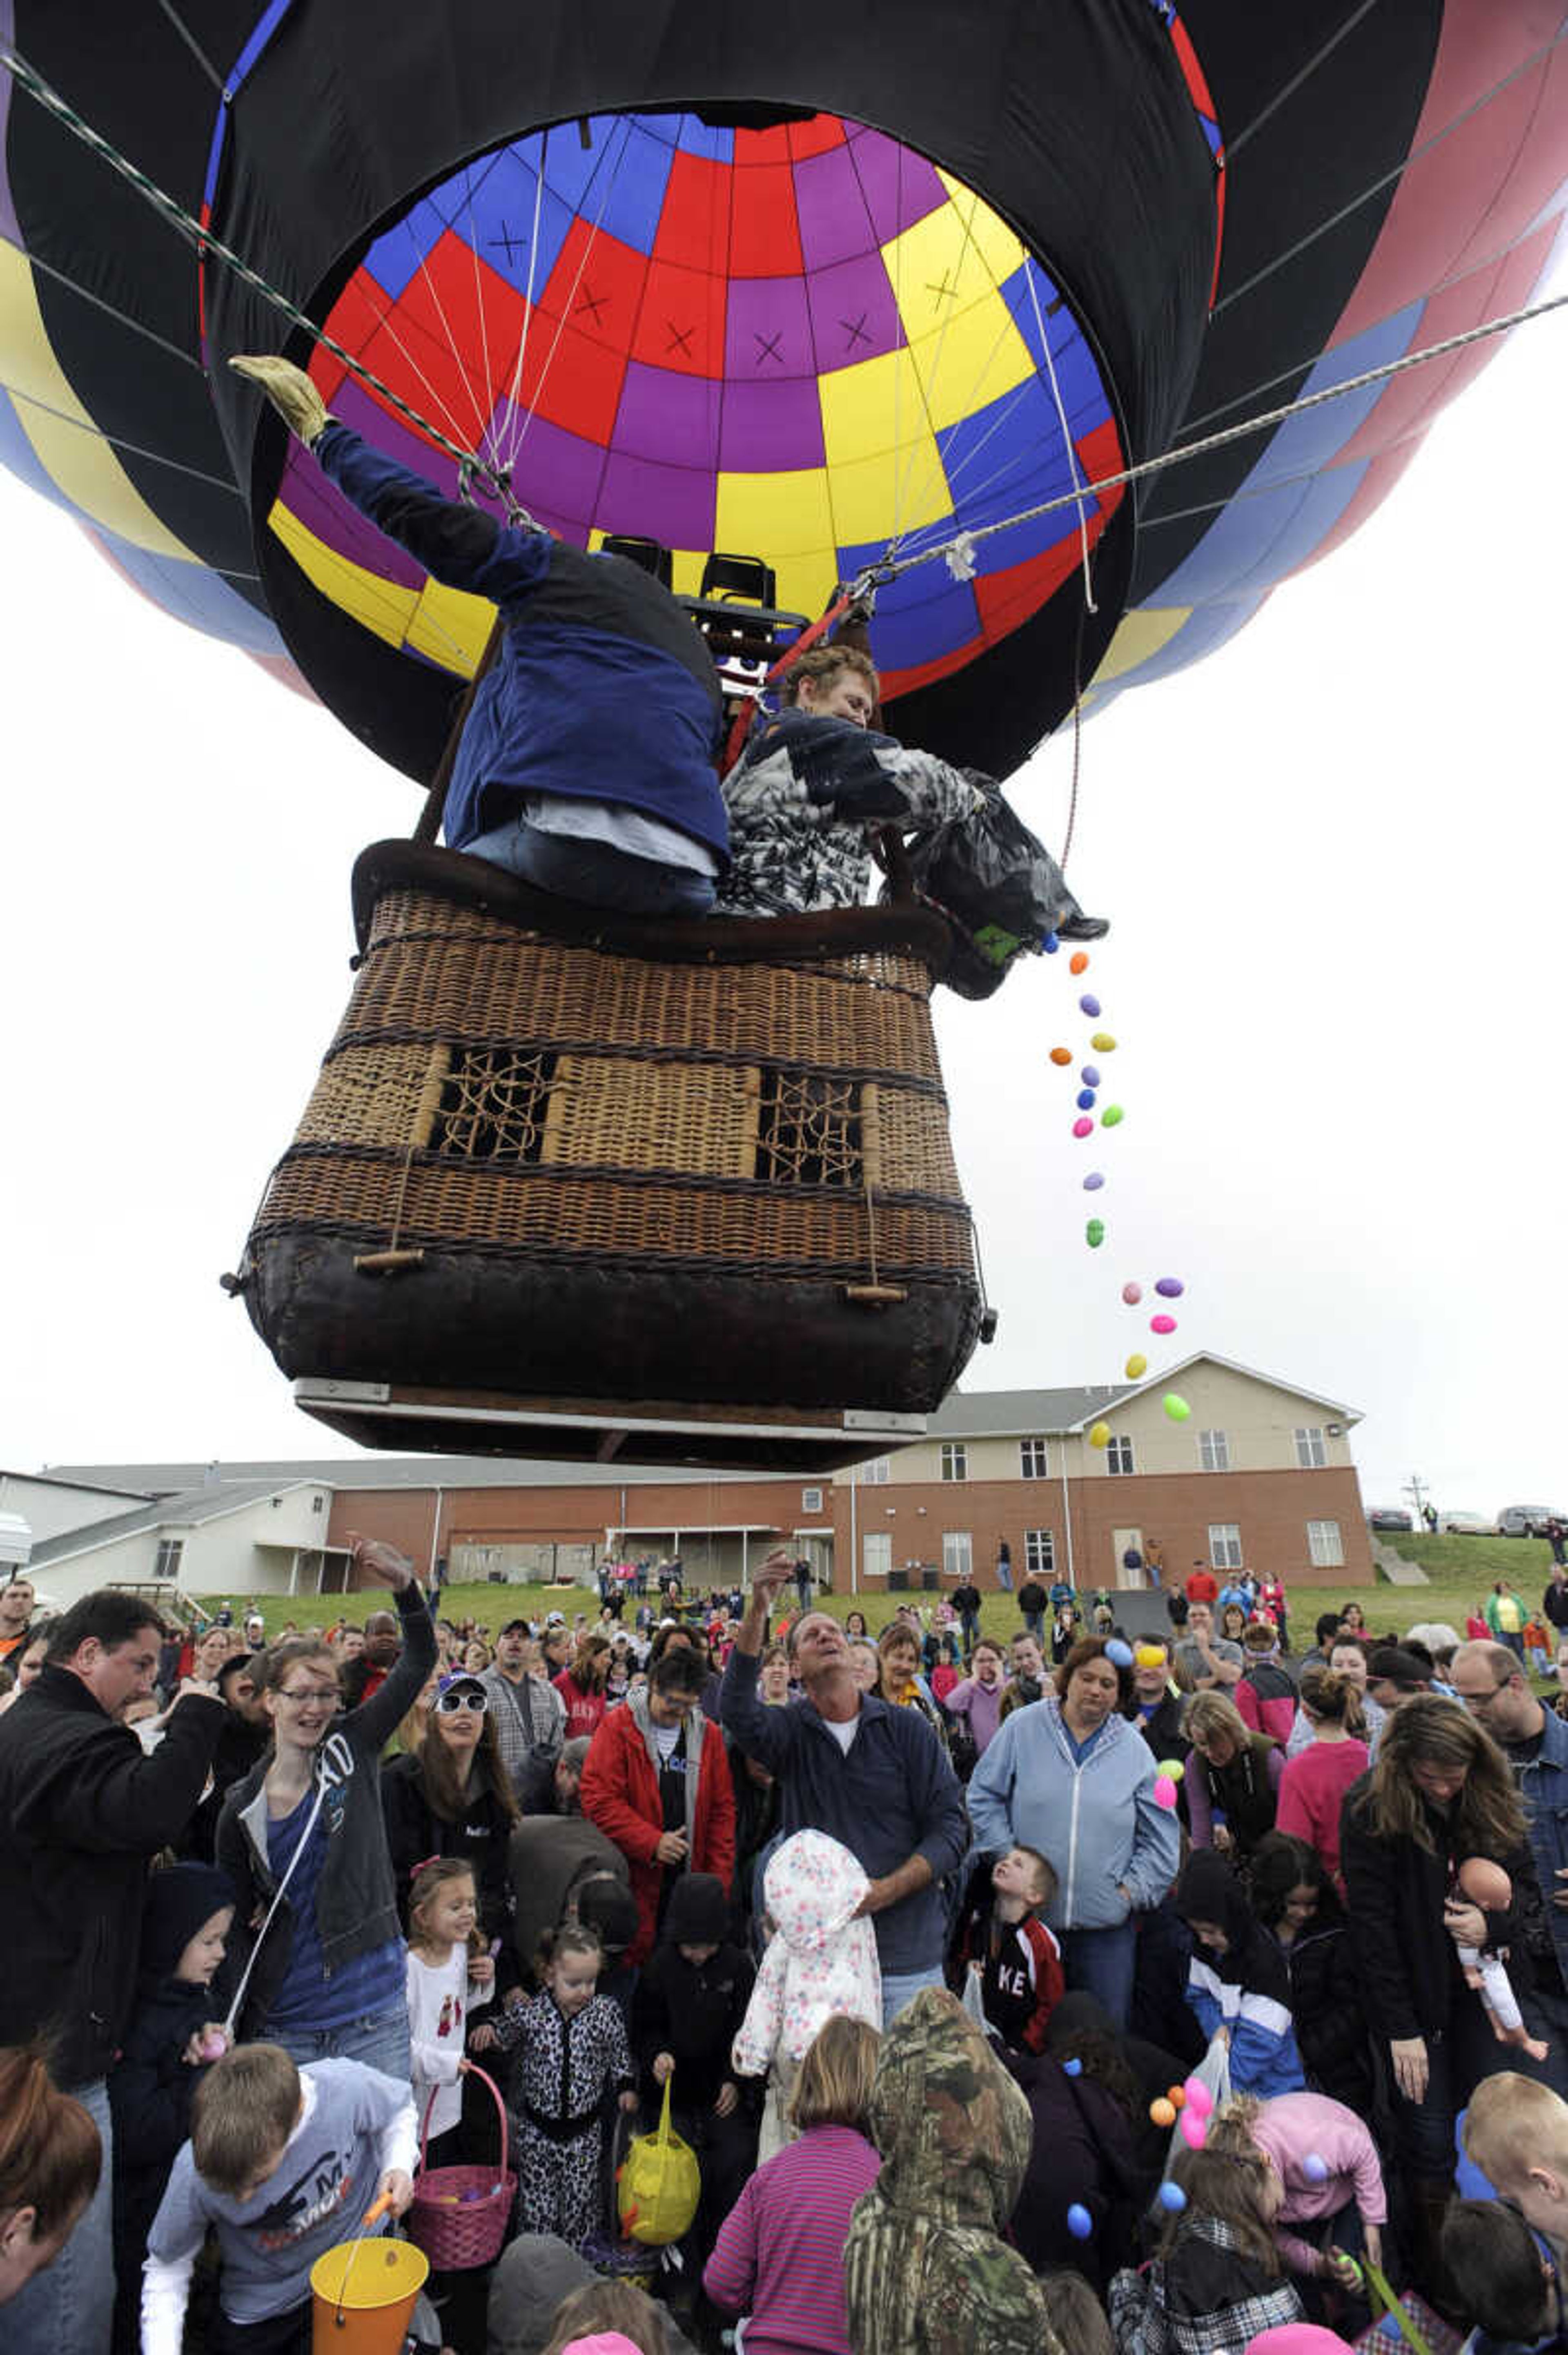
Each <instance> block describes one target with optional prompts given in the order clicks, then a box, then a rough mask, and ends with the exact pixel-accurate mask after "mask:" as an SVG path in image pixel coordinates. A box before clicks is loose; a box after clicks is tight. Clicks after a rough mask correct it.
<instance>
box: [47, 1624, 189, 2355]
mask: <svg viewBox="0 0 1568 2355" xmlns="http://www.w3.org/2000/svg"><path fill="white" fill-rule="evenodd" d="M162 1633H163V1631H162V1629H161V1628H160V1626H159V1625H158V1623H157V1621H156V1619H155V1618H154V1617H151V1616H150V1615H149V1614H148V1610H147V1606H146V1604H145V1603H144V1602H143V1601H141V1600H140V1599H139V1598H138V1597H136V1596H134V1595H130V1594H115V1593H110V1592H108V1591H107V1590H105V1591H104V1592H101V1593H96V1594H87V1595H83V1596H82V1598H81V1600H80V1602H78V1603H75V1604H72V1605H71V1607H70V1609H69V1611H68V1612H67V1613H66V1614H65V1616H64V1617H63V1618H62V1619H61V1620H60V1622H59V1625H58V1627H57V1628H56V1629H55V1633H54V1638H53V1641H52V1642H51V1643H50V1646H49V1649H48V1657H47V1658H46V1660H45V1663H44V1667H43V1669H42V1671H41V1673H40V1674H39V1676H38V1678H37V1681H36V1682H35V1683H34V1684H33V1685H31V1686H30V1687H29V1688H28V1689H27V1691H26V1692H25V1693H23V1694H22V1696H21V1698H20V1699H19V1700H17V1701H16V1705H15V1707H14V1708H12V1709H10V1710H7V1711H6V1712H5V1716H4V1717H3V1718H0V1922H4V1923H5V1964H4V1967H3V1968H0V2045H5V2044H24V2043H26V2042H27V2040H28V2039H29V2038H31V2037H34V2036H37V2035H40V2034H42V2035H43V2036H45V2037H46V2038H48V2039H50V2040H51V2041H52V2053H51V2066H52V2070H53V2073H54V2076H55V2078H56V2081H57V2083H59V2084H61V2085H63V2086H65V2087H67V2088H68V2089H69V2092H71V2093H72V2094H75V2096H76V2098H77V2100H78V2101H80V2103H81V2104H82V2105H84V2107H85V2108H86V2109H87V2110H88V2111H89V2113H90V2114H91V2117H92V2119H93V2121H94V2123H95V2125H96V2126H97V2127H98V2131H99V2133H100V2135H101V2137H102V2139H103V2172H102V2174H101V2177H100V2178H99V2187H98V2190H97V2192H96V2193H95V2195H94V2197H93V2200H92V2201H91V2205H90V2206H89V2208H88V2210H87V2211H86V2213H85V2214H84V2215H83V2217H82V2219H81V2221H80V2223H79V2224H78V2225H77V2227H76V2230H75V2231H74V2232H73V2233H72V2234H71V2236H70V2238H69V2241H68V2242H67V2243H66V2245H65V2247H64V2249H62V2251H61V2252H60V2254H59V2257H58V2258H57V2259H56V2260H55V2263H54V2264H53V2265H51V2266H50V2268H49V2269H48V2272H47V2273H41V2274H37V2275H35V2276H34V2278H33V2279H32V2281H30V2282H29V2283H28V2284H27V2288H26V2289H25V2290H24V2291H23V2292H22V2294H21V2296H19V2297H17V2298H16V2299H14V2300H13V2301H12V2303H11V2305H10V2306H9V2307H8V2308H7V2309H6V2315H5V2345H6V2355H104V2350H107V2348H108V2345H109V2336H110V2324H111V2319H112V2308H113V2300H114V2267H113V2259H112V2249H111V2242H110V2181H111V2165H110V2158H111V2133H110V2123H109V2102H108V2095H107V2093H106V2090H105V2084H104V2079H105V2076H106V2074H107V2073H108V2070H109V2066H110V2063H111V2062H112V2060H113V2059H114V2056H115V2052H116V2051H117V2049H118V2046H119V2043H120V2039H121V2036H122V2034H123V2030H124V2027H125V2022H126V2019H127V2018H128V2016H129V2013H130V2009H131V2003H132V1999H133V1995H134V1993H135V1987H136V1966H137V1958H138V1954H139V1948H140V1940H141V1927H142V1906H143V1900H144V1894H145V1890H146V1880H147V1862H148V1859H149V1858H151V1857H153V1856H155V1855H156V1853H157V1851H158V1850H159V1849H161V1848H167V1847H170V1846H172V1845H173V1844H174V1842H175V1841H176V1840H177V1839H178V1838H179V1837H180V1835H181V1833H182V1832H183V1831H184V1830H185V1828H186V1825H187V1821H188V1820H189V1817H190V1816H191V1814H192V1812H193V1810H194V1809H195V1807H196V1805H197V1801H198V1799H199V1798H200V1796H201V1792H202V1785H204V1784H205V1782H206V1780H207V1775H208V1767H209V1765H210V1764H211V1760H212V1753H213V1752H214V1750H215V1749H216V1748H217V1745H218V1738H219V1733H220V1732H222V1730H223V1724H224V1717H225V1711H224V1707H223V1703H222V1702H221V1700H219V1698H218V1695H217V1694H216V1692H214V1690H213V1689H212V1688H211V1686H209V1685H204V1684H198V1683H196V1682H194V1681H193V1680H190V1679H187V1682H186V1683H185V1684H184V1685H182V1686H181V1688H180V1691H179V1694H178V1696H177V1697H176V1707H175V1708H174V1710H173V1711H172V1712H171V1714H170V1718H169V1723H168V1730H167V1732H165V1736H164V1739H163V1741H162V1742H160V1743H159V1745H158V1747H157V1749H156V1750H155V1751H154V1752H153V1753H152V1755H151V1756H150V1757H149V1756H148V1755H147V1753H145V1752H144V1750H143V1748H142V1745H141V1743H140V1742H138V1740H137V1739H136V1736H135V1735H134V1733H133V1732H131V1731H130V1729H129V1727H127V1726H124V1725H122V1724H121V1723H120V1722H119V1715H120V1711H121V1710H123V1708H124V1707H125V1704H126V1703H127V1702H128V1701H132V1700H141V1699H143V1698H144V1696H145V1695H146V1694H148V1693H150V1692H151V1691H152V1689H153V1681H154V1678H155V1676H156V1674H157V1667H158V1647H159V1645H160V1643H161V1641H162Z"/></svg>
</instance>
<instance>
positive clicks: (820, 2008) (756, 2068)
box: [732, 1831, 882, 2166]
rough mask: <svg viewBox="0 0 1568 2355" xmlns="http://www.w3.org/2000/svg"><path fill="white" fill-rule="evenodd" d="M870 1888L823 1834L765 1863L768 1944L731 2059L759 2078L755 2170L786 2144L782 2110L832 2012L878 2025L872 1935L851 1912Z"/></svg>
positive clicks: (798, 1838)
mask: <svg viewBox="0 0 1568 2355" xmlns="http://www.w3.org/2000/svg"><path fill="white" fill-rule="evenodd" d="M870 1885H871V1884H870V1882H869V1880H868V1879H867V1877H866V1873H865V1870H864V1868H863V1867H862V1866H861V1865H860V1864H859V1862H858V1861H857V1859H855V1858H854V1857H852V1856H851V1855H850V1853H849V1851H848V1849H847V1848H842V1847H840V1845H839V1843H838V1842H837V1840H835V1839H829V1838H828V1837H827V1833H826V1832H813V1831H805V1832H796V1833H795V1836H794V1837H793V1838H790V1839H787V1840H785V1841H784V1845H783V1847H782V1848H778V1849H775V1850H774V1851H773V1855H772V1856H771V1857H770V1858H769V1859H768V1865H767V1870H766V1871H765V1872H764V1873H763V1904H764V1907H765V1908H766V1919H767V1923H768V1924H769V1926H770V1927H771V1929H772V1932H773V1936H772V1940H771V1943H770V1945H769V1946H768V1949H767V1952H766V1954H765V1955H763V1964H762V1968H761V1970H760V1971H759V1972H758V1974H757V1984H756V1986H755V1987H754V1988H753V1989H752V1999H751V2002H750V2003H749V2004H748V2005H747V2007H746V2017H745V2019H743V2020H742V2022H741V2029H740V2033H739V2034H738V2035H737V2037H736V2039H735V2047H734V2053H733V2056H732V2057H733V2060H734V2065H735V2070H736V2073H737V2074H738V2075H740V2076H742V2077H760V2076H762V2075H763V2073H764V2072H765V2073H766V2075H767V2093H766V2096H765V2099H764V2103H763V2129H762V2138H761V2142H760V2145H759V2149H758V2160H757V2163H758V2165H759V2166H761V2165H762V2163H763V2160H765V2159H769V2158H772V2157H773V2154H774V2152H775V2151H780V2150H782V2149H783V2148H784V2145H785V2144H786V2143H788V2142H792V2141H793V2140H794V2139H795V2136H794V2130H793V2128H792V2127H791V2126H790V2125H789V2122H788V2118H787V2116H786V2114H785V2113H786V2105H787V2104H788V2101H789V2097H790V2094H791V2093H792V2091H793V2090H794V2086H795V2073H796V2071H797V2070H798V2068H799V2067H800V2064H801V2062H802V2061H803V2060H804V2059H805V2054H806V2050H807V2048H808V2046H809V2045H810V2043H811V2041H812V2038H813V2037H814V2036H815V2035H816V2031H817V2030H818V2029H819V2028H820V2027H821V2026H822V2023H823V2021H824V2020H825V2019H827V2018H828V2016H829V2015H830V2014H831V2013H833V2012H836V2011H842V2012H848V2014H849V2015H850V2017H851V2018H852V2019H863V2020H865V2021H867V2022H868V2024H869V2026H870V2027H872V2028H880V2026H881V2024H882V1979H881V1972H880V1968H879V1967H878V1963H877V1941H876V1934H875V1932H874V1931H873V1929H872V1927H871V1923H870V1920H869V1916H868V1915H866V1914H865V1913H861V1911H860V1910H859V1909H860V1906H861V1902H862V1901H863V1900H864V1898H865V1895H866V1892H867V1891H868V1890H869V1887H870Z"/></svg>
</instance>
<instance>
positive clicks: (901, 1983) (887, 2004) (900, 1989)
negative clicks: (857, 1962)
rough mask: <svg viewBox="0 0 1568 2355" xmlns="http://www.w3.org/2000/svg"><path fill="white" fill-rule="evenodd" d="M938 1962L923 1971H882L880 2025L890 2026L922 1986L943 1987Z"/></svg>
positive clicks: (942, 1978) (944, 1981)
mask: <svg viewBox="0 0 1568 2355" xmlns="http://www.w3.org/2000/svg"><path fill="white" fill-rule="evenodd" d="M946 1984H947V1982H946V1980H945V1979H944V1977H943V1976H942V1966H941V1964H940V1963H933V1964H932V1966H931V1968H930V1969H929V1970H925V1971H884V1972H883V1973H882V2026H883V2027H884V2028H885V2029H886V2028H891V2026H892V2024H893V2022H894V2020H895V2019H897V2018H898V2016H899V2014H900V2012H901V2011H902V2009H903V2008H904V2006H905V2004H909V2003H912V2002H913V2001H914V1999H915V1998H916V1996H917V1995H918V1994H919V1993H920V1991H921V1989H922V1987H945V1986H946Z"/></svg>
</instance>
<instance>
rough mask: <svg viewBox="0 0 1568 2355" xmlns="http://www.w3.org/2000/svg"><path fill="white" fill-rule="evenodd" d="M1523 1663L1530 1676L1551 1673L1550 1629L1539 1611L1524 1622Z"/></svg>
mask: <svg viewBox="0 0 1568 2355" xmlns="http://www.w3.org/2000/svg"><path fill="white" fill-rule="evenodd" d="M1524 1665H1525V1667H1526V1668H1528V1669H1529V1670H1530V1673H1531V1676H1532V1677H1549V1676H1550V1675H1551V1674H1552V1630H1551V1628H1550V1627H1549V1626H1548V1625H1547V1624H1546V1622H1545V1620H1544V1619H1543V1618H1542V1617H1541V1614H1540V1612H1539V1611H1533V1612H1531V1615H1530V1617H1529V1618H1528V1619H1527V1620H1526V1621H1525V1623H1524Z"/></svg>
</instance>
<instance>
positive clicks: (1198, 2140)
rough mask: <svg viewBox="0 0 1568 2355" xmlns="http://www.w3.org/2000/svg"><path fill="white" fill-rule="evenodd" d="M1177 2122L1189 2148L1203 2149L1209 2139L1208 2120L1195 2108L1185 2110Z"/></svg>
mask: <svg viewBox="0 0 1568 2355" xmlns="http://www.w3.org/2000/svg"><path fill="white" fill-rule="evenodd" d="M1176 2123H1177V2126H1178V2129H1179V2133H1180V2136H1181V2139H1182V2141H1183V2142H1184V2143H1185V2144H1186V2145H1187V2147H1188V2149H1189V2150H1201V2149H1202V2147H1203V2146H1204V2144H1205V2143H1206V2142H1207V2141H1208V2139H1209V2127H1208V2123H1207V2121H1206V2120H1205V2119H1203V2118H1200V2116H1199V2115H1198V2114H1197V2112H1196V2111H1195V2110H1183V2111H1182V2113H1181V2115H1180V2116H1179V2118H1178V2120H1177V2122H1176Z"/></svg>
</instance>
